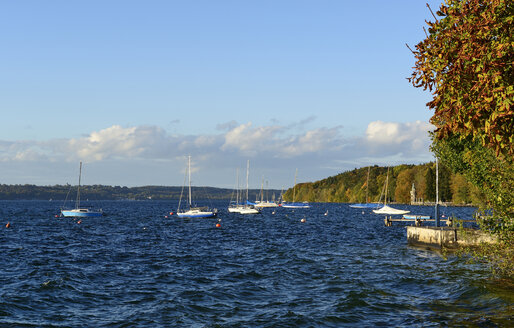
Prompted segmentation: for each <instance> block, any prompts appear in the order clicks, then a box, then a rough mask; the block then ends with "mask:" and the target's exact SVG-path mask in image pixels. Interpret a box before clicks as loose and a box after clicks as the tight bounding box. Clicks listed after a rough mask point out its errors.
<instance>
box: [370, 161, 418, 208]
mask: <svg viewBox="0 0 514 328" xmlns="http://www.w3.org/2000/svg"><path fill="white" fill-rule="evenodd" d="M388 184H389V168H387V176H386V182H385V186H384V188H385V189H384V190H385V196H384V206H382V207H381V208H379V209H376V210H373V213H375V214H391V215H401V214H407V213H410V211H405V210H399V209H396V208H392V207H390V206H388V205H387V193H388Z"/></svg>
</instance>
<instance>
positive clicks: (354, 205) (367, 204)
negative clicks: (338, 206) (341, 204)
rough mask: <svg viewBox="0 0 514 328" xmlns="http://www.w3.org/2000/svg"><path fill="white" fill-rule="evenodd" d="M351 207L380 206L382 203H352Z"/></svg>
mask: <svg viewBox="0 0 514 328" xmlns="http://www.w3.org/2000/svg"><path fill="white" fill-rule="evenodd" d="M349 206H350V207H351V208H378V207H380V206H381V205H380V204H373V203H366V204H351V205H349Z"/></svg>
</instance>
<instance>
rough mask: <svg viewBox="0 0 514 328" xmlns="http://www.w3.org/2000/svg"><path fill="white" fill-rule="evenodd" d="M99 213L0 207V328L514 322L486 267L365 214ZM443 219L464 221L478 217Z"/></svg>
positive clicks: (153, 206) (114, 209) (111, 206)
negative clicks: (415, 240) (415, 244)
mask: <svg viewBox="0 0 514 328" xmlns="http://www.w3.org/2000/svg"><path fill="white" fill-rule="evenodd" d="M102 205H103V208H104V211H105V212H107V213H109V215H108V216H107V217H103V218H90V219H83V220H82V223H81V224H78V223H77V221H76V220H73V219H65V218H55V217H54V215H55V214H57V213H58V210H59V206H60V204H58V203H57V202H42V201H14V202H7V201H2V202H0V220H1V221H0V223H1V229H0V245H1V251H2V256H1V257H0V284H1V285H0V286H1V287H0V326H14V327H59V326H61V327H79V326H90V327H148V326H166V327H177V326H178V327H180V326H186V327H191V326H192V327H216V326H221V327H344V326H351V327H353V326H355V327H366V326H385V327H409V326H420V327H421V326H422V327H439V326H464V327H468V326H470V327H475V326H478V327H496V326H498V327H504V326H505V327H506V326H509V325H512V320H514V314H513V312H514V306H513V302H514V296H513V289H512V287H509V286H507V285H505V284H502V283H500V282H498V281H495V280H491V279H490V278H489V274H488V271H487V269H486V268H485V267H484V266H481V265H478V264H468V263H466V262H465V261H464V260H463V259H460V258H457V257H450V258H449V259H448V260H445V259H444V258H443V257H442V256H440V255H438V254H437V253H434V252H431V251H427V250H423V249H418V248H411V247H409V246H407V244H406V232H405V228H404V227H403V226H399V225H396V226H393V227H389V228H386V227H384V223H383V217H382V216H379V215H375V214H371V213H369V210H367V212H366V213H364V214H363V213H362V210H359V209H351V208H349V207H348V206H347V205H345V204H315V205H314V207H313V208H311V209H307V210H305V209H304V210H299V209H297V210H296V211H295V212H293V211H292V210H291V209H276V214H274V215H273V214H271V213H272V211H273V210H271V209H268V210H265V212H264V214H263V215H261V216H246V217H240V216H239V215H235V214H228V213H226V211H223V210H222V213H221V215H220V218H221V219H222V221H221V228H216V227H215V224H216V223H217V219H196V220H179V219H176V218H174V217H173V218H172V217H169V218H165V215H166V214H167V213H168V212H169V210H170V209H171V208H172V207H174V205H173V204H171V203H168V202H154V201H145V202H129V201H126V202H103V204H102ZM215 205H218V207H219V208H222V207H226V206H225V205H226V204H225V203H224V202H222V203H218V204H215ZM400 207H401V206H400ZM409 208H410V209H411V210H413V212H415V213H420V214H432V209H431V208H427V207H425V208H423V207H409ZM327 210H328V215H324V213H325V212H326V211H327ZM443 211H447V212H448V214H456V215H457V216H459V217H461V218H464V217H469V216H470V215H471V213H472V212H473V209H470V208H447V209H443ZM450 212H451V213H450ZM303 218H305V219H306V222H305V223H302V222H300V221H301V219H303ZM7 222H10V223H11V228H9V229H6V228H5V224H6V223H7Z"/></svg>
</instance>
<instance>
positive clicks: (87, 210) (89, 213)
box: [61, 162, 103, 218]
mask: <svg viewBox="0 0 514 328" xmlns="http://www.w3.org/2000/svg"><path fill="white" fill-rule="evenodd" d="M81 178H82V162H80V166H79V184H78V187H77V199H76V201H75V208H74V209H61V216H64V217H66V218H73V217H98V216H102V215H103V211H102V210H101V209H100V210H94V209H92V208H91V207H85V206H83V207H80V182H81Z"/></svg>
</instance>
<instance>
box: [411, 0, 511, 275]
mask: <svg viewBox="0 0 514 328" xmlns="http://www.w3.org/2000/svg"><path fill="white" fill-rule="evenodd" d="M437 15H438V18H437V17H435V15H434V18H435V22H428V25H429V30H428V32H429V33H428V35H427V38H426V39H425V40H423V41H421V42H420V43H418V44H417V45H416V50H415V51H413V53H414V56H415V58H416V64H415V67H414V71H413V73H412V76H411V77H410V79H409V80H410V82H411V83H412V84H413V85H414V86H415V87H423V88H424V89H425V90H427V89H428V90H430V91H431V92H432V94H433V99H432V101H430V102H429V103H428V104H427V105H428V107H429V108H430V109H432V110H434V115H433V116H432V118H431V120H430V121H431V122H432V123H433V124H434V125H435V126H436V130H435V132H434V137H435V138H434V139H433V141H434V142H433V147H432V148H433V150H434V151H435V152H436V154H437V155H438V158H440V159H441V161H442V162H443V163H444V164H446V165H447V166H448V167H449V168H451V170H452V171H453V172H454V173H461V174H463V175H464V176H465V177H466V179H468V180H469V181H470V182H471V183H472V184H473V185H474V186H475V187H477V188H478V189H479V190H480V192H482V193H483V194H484V196H485V206H484V207H482V209H484V210H485V209H487V208H489V209H492V210H493V211H492V215H488V216H485V217H484V218H483V219H482V220H481V221H480V224H481V227H482V228H483V229H484V230H487V231H490V232H491V233H494V234H496V235H497V236H498V237H499V238H500V244H499V245H497V246H494V247H484V248H482V250H483V252H482V255H484V258H486V259H488V260H490V261H491V263H492V264H493V266H494V267H496V268H498V269H500V270H501V271H502V272H503V273H506V274H507V275H514V263H513V261H512V258H514V246H513V245H514V199H513V197H514V196H513V193H512V190H514V169H513V162H514V133H513V131H514V110H513V108H512V102H513V99H514V68H513V62H514V37H513V35H514V24H513V23H514V3H513V2H512V0H446V1H445V3H443V4H442V5H441V7H440V9H439V10H438V11H437Z"/></svg>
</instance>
